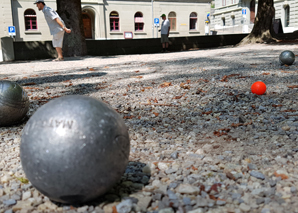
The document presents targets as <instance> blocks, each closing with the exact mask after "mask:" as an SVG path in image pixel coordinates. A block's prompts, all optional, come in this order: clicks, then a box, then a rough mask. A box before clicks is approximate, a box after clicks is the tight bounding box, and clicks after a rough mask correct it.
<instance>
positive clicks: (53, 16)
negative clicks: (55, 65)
mask: <svg viewBox="0 0 298 213" xmlns="http://www.w3.org/2000/svg"><path fill="white" fill-rule="evenodd" d="M34 4H36V7H37V8H38V10H39V11H40V10H42V12H43V13H44V17H45V19H46V21H47V23H48V25H49V28H50V33H51V35H53V47H54V48H56V51H57V54H58V58H56V59H54V60H53V61H63V60H64V59H63V54H62V46H63V38H64V32H66V33H71V29H68V28H66V27H65V24H64V21H63V20H62V19H61V18H60V16H59V15H58V13H57V12H56V11H55V10H53V9H52V8H50V7H48V6H46V5H45V3H44V0H36V1H35V3H34Z"/></svg>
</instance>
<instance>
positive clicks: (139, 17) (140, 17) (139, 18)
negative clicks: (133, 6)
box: [135, 12, 144, 31]
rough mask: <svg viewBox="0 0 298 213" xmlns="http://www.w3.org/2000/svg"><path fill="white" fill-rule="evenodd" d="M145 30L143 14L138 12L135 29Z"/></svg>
mask: <svg viewBox="0 0 298 213" xmlns="http://www.w3.org/2000/svg"><path fill="white" fill-rule="evenodd" d="M143 30H144V20H143V14H142V13H141V12H137V13H136V14H135V31H143Z"/></svg>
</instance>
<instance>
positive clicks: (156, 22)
mask: <svg viewBox="0 0 298 213" xmlns="http://www.w3.org/2000/svg"><path fill="white" fill-rule="evenodd" d="M154 27H159V18H155V19H154Z"/></svg>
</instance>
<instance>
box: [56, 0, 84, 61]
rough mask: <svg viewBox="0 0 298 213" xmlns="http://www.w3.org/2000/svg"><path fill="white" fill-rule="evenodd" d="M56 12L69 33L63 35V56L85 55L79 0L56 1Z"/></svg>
mask: <svg viewBox="0 0 298 213" xmlns="http://www.w3.org/2000/svg"><path fill="white" fill-rule="evenodd" d="M56 2H57V12H58V14H59V15H60V17H61V18H62V20H63V21H64V23H65V25H66V27H67V28H70V29H71V33H70V34H68V33H65V34H64V41H63V55H64V56H83V55H86V54H87V47H86V40H85V36H84V26H83V19H82V8H81V0H56Z"/></svg>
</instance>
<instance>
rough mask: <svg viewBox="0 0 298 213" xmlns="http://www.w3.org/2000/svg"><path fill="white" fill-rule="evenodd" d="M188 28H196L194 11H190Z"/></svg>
mask: <svg viewBox="0 0 298 213" xmlns="http://www.w3.org/2000/svg"><path fill="white" fill-rule="evenodd" d="M189 29H190V30H196V29H197V14H196V13H195V12H192V13H191V14H190V20H189Z"/></svg>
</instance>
